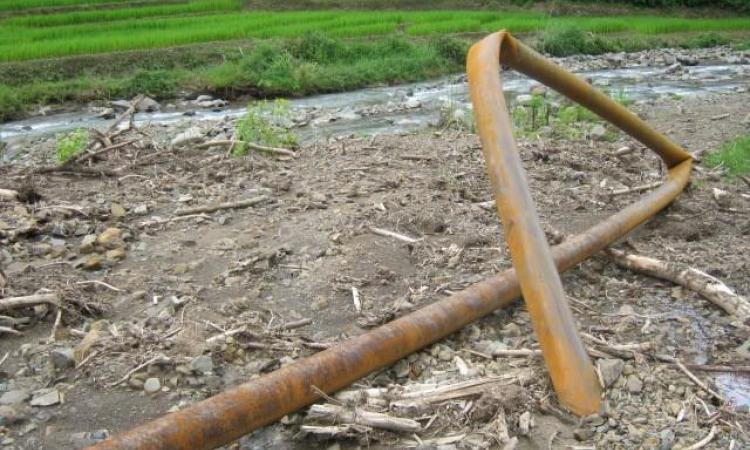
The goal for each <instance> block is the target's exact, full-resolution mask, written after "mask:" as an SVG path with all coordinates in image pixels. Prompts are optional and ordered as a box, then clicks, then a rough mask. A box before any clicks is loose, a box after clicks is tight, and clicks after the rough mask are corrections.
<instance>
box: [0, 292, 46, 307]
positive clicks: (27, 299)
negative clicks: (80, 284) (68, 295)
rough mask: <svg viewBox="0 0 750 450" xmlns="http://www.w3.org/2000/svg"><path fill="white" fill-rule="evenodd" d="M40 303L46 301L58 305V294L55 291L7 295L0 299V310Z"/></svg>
mask: <svg viewBox="0 0 750 450" xmlns="http://www.w3.org/2000/svg"><path fill="white" fill-rule="evenodd" d="M41 303H47V304H50V305H55V306H60V295H59V294H57V293H51V294H34V295H26V296H23V297H7V298H2V299H0V311H4V310H6V309H15V308H23V307H27V306H34V305H38V304H41Z"/></svg>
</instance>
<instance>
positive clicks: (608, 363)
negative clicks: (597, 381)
mask: <svg viewBox="0 0 750 450" xmlns="http://www.w3.org/2000/svg"><path fill="white" fill-rule="evenodd" d="M624 367H625V361H623V360H621V359H600V360H599V361H598V362H597V368H598V369H599V373H600V374H601V375H602V380H601V381H602V383H603V384H604V388H605V389H606V388H608V387H610V386H612V385H613V384H614V383H615V382H616V381H617V379H618V378H620V374H622V369H623V368H624Z"/></svg>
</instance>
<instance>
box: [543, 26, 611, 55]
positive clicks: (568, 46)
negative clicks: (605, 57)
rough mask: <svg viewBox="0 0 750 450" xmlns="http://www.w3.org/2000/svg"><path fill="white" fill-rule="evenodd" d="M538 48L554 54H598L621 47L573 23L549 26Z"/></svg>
mask: <svg viewBox="0 0 750 450" xmlns="http://www.w3.org/2000/svg"><path fill="white" fill-rule="evenodd" d="M537 49H538V50H539V51H541V52H544V53H548V54H550V55H552V56H570V55H577V54H590V55H597V54H600V53H606V52H610V51H619V47H618V46H617V45H616V44H615V43H614V42H609V41H605V40H603V39H601V38H599V37H597V36H595V35H593V34H592V33H587V32H585V31H584V30H583V29H581V28H579V27H576V26H573V25H552V26H549V27H547V28H546V29H545V30H544V31H543V32H542V35H541V37H540V39H539V42H538V43H537Z"/></svg>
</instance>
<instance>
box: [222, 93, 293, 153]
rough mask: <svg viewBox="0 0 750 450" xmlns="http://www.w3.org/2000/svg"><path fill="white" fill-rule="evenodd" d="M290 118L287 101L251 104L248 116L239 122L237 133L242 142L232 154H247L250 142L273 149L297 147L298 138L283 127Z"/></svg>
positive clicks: (279, 100)
mask: <svg viewBox="0 0 750 450" xmlns="http://www.w3.org/2000/svg"><path fill="white" fill-rule="evenodd" d="M289 116H290V110H289V103H288V102H287V101H286V100H282V99H277V100H274V101H273V102H269V101H267V100H262V101H258V102H253V103H250V104H249V105H248V107H247V114H245V116H244V117H242V118H241V119H240V120H239V122H237V128H236V133H237V138H239V140H240V141H241V142H238V143H237V145H235V147H234V150H233V152H232V153H233V154H234V155H235V156H243V155H245V154H247V151H248V146H247V143H248V142H249V143H255V144H261V145H268V146H271V147H288V146H293V145H296V144H297V137H296V136H295V135H294V134H293V133H291V132H290V131H289V130H288V129H287V128H286V127H285V126H283V122H284V121H287V120H288V119H289Z"/></svg>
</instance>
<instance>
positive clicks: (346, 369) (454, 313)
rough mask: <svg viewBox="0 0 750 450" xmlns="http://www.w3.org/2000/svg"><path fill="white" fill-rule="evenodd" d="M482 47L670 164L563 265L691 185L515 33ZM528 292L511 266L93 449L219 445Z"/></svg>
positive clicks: (668, 150) (558, 252)
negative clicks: (653, 184) (651, 187)
mask: <svg viewBox="0 0 750 450" xmlns="http://www.w3.org/2000/svg"><path fill="white" fill-rule="evenodd" d="M477 47H478V49H477ZM477 47H475V49H474V50H472V55H474V56H476V55H480V57H481V58H487V60H488V61H487V64H488V66H487V70H489V69H490V68H492V65H494V69H493V70H495V71H496V70H497V65H498V59H499V58H500V57H501V56H502V61H501V62H502V64H505V65H508V66H511V67H513V68H515V69H517V70H519V71H521V72H523V73H525V74H527V75H529V76H530V77H532V78H535V79H537V80H539V81H541V82H543V83H544V84H547V85H548V86H550V87H552V88H554V89H556V90H558V91H559V92H561V93H563V94H564V95H567V96H568V97H570V98H572V99H573V100H575V101H577V102H579V103H581V104H582V105H584V106H586V107H588V108H589V109H591V110H592V111H594V112H596V113H598V114H599V115H601V116H602V117H604V118H605V119H607V120H608V121H610V122H611V123H612V124H614V125H616V126H618V127H619V128H621V129H623V130H624V131H626V132H627V133H628V134H630V135H631V136H633V137H634V138H635V139H637V140H639V141H641V142H642V143H644V144H645V145H647V146H648V147H650V148H651V149H652V150H654V151H656V152H657V153H658V154H659V155H661V156H662V158H663V159H664V161H665V162H666V164H667V166H668V167H669V168H670V169H669V173H668V176H667V179H666V180H665V182H664V184H662V185H661V186H660V187H659V188H657V189H655V190H654V191H652V192H649V193H648V194H646V195H644V196H643V197H642V198H641V199H640V200H638V201H637V202H636V203H634V204H632V205H630V206H628V207H626V208H625V209H623V210H622V211H619V212H618V213H616V214H614V215H613V216H611V217H608V218H607V219H605V220H604V221H602V222H601V223H599V224H597V225H595V226H593V227H592V228H590V229H588V230H586V231H585V232H584V233H582V234H579V235H577V236H574V237H572V238H570V239H568V240H566V241H564V242H563V243H562V244H560V245H558V246H557V247H555V248H553V249H552V252H551V253H552V258H553V260H554V262H555V265H556V266H557V269H558V270H559V271H565V270H568V269H570V268H571V267H573V266H574V265H575V264H578V263H579V262H581V261H583V260H584V259H586V258H588V257H589V256H591V255H592V254H594V253H596V252H598V251H600V250H602V249H603V248H605V247H606V246H608V245H610V244H611V243H612V242H614V241H615V240H616V239H618V238H620V237H622V236H624V235H625V234H626V233H628V232H629V231H630V230H632V229H633V228H635V227H636V226H638V225H640V224H641V223H643V222H644V221H646V220H647V219H648V218H649V217H651V216H653V215H654V214H656V212H658V211H659V210H661V209H662V208H664V207H665V206H667V205H668V204H669V203H670V202H671V201H672V200H674V198H675V197H676V196H677V195H678V194H679V193H680V192H681V191H682V189H683V188H684V187H685V185H686V184H687V182H688V178H689V175H690V168H691V165H692V160H691V159H690V157H689V155H688V154H687V153H685V152H684V150H682V149H681V148H679V147H678V146H676V145H674V144H673V143H672V142H670V141H669V140H668V139H666V138H665V137H663V136H662V135H660V134H658V133H656V132H655V131H653V130H651V129H650V128H649V127H648V126H647V125H646V124H645V123H644V122H643V121H641V120H640V119H638V118H637V117H636V116H634V115H633V114H632V113H630V112H629V111H628V110H627V109H625V108H623V107H622V106H620V105H619V104H617V103H615V102H614V101H612V100H610V99H609V98H608V97H606V96H605V95H603V94H601V93H599V92H598V91H596V90H595V89H594V88H593V87H591V86H589V85H588V84H586V83H584V82H583V81H581V80H579V79H578V78H576V77H574V76H573V75H570V74H567V73H566V72H564V71H563V70H562V69H560V68H558V67H557V66H555V65H553V64H552V63H550V62H548V61H546V60H544V59H543V58H542V57H541V56H539V55H537V54H536V53H534V52H533V51H531V50H530V49H528V48H526V47H525V46H523V45H522V44H520V43H519V42H518V41H516V40H515V39H513V38H512V37H511V36H510V35H509V34H508V33H505V32H500V33H496V34H493V35H490V36H489V37H488V38H486V39H485V40H484V41H482V42H481V43H479V44H477ZM501 48H502V55H500V49H501ZM488 73H489V72H488ZM475 75H476V73H475ZM473 78H474V79H476V78H475V77H474V76H473ZM490 81H491V82H489V83H487V84H486V86H487V89H489V90H499V89H500V86H499V81H500V79H499V77H498V78H496V79H495V81H496V83H495V81H492V80H490ZM472 82H474V81H473V80H472ZM489 94H490V93H489V92H488V95H489ZM479 120H486V119H484V118H479ZM506 227H507V224H506ZM514 262H515V261H514ZM520 294H521V290H520V287H519V283H518V279H517V277H516V272H515V270H513V269H511V270H507V271H505V272H503V273H501V274H499V275H497V276H495V277H492V278H490V279H487V280H485V281H482V282H480V283H477V284H475V285H473V286H471V287H469V288H468V289H466V290H464V291H461V292H459V293H457V294H454V295H452V296H451V297H448V298H446V299H444V300H441V301H438V302H436V303H433V304H431V305H429V306H427V307H425V308H423V309H421V310H419V311H416V312H413V313H411V314H408V315H406V316H404V317H402V318H400V319H397V320H394V321H393V322H390V323H387V324H385V325H383V326H381V327H379V328H376V329H374V330H371V331H369V332H367V333H365V334H363V335H360V336H357V337H355V338H353V339H350V340H348V341H346V342H342V343H340V344H338V345H336V346H335V347H332V348H330V349H328V350H325V351H323V352H320V353H317V354H315V355H313V356H310V357H308V358H305V359H302V360H300V361H298V362H296V363H294V364H291V365H289V366H286V367H284V368H282V369H280V370H277V371H275V372H272V373H270V374H268V375H265V376H263V377H261V378H258V379H256V380H253V381H250V382H247V383H245V384H243V385H241V386H238V387H236V388H234V389H231V390H228V391H226V392H224V393H221V394H219V395H216V396H214V397H211V398H208V399H206V400H203V401H201V402H198V403H195V404H193V405H191V406H189V407H187V408H185V409H183V410H181V411H178V412H175V413H172V414H169V415H166V416H163V417H160V418H158V419H155V420H153V421H151V422H148V423H146V424H144V425H141V426H139V427H136V428H134V429H132V430H130V431H128V432H126V433H122V434H119V435H116V436H114V437H113V438H111V439H110V440H107V441H104V442H101V443H99V444H97V445H95V446H93V447H91V448H92V449H99V450H102V449H169V450H171V449H185V450H187V449H211V448H216V447H218V446H220V445H223V444H226V443H229V442H231V441H233V440H235V439H237V438H239V437H240V436H242V435H244V434H247V433H249V432H251V431H253V430H256V429H258V428H260V427H262V426H264V425H267V424H270V423H272V422H274V421H276V420H278V419H279V418H281V417H283V416H284V415H286V414H289V413H291V412H294V411H296V410H298V409H300V408H302V407H304V406H307V405H309V404H310V403H312V402H314V401H316V400H318V399H319V396H318V395H317V394H316V393H315V391H314V389H313V388H312V387H313V386H315V387H317V388H318V389H320V390H321V391H324V392H333V391H336V390H338V389H341V388H343V387H345V386H347V385H349V384H351V383H353V382H354V381H356V380H358V379H360V378H362V377H364V376H365V375H367V374H369V373H372V372H373V371H375V370H378V369H381V368H383V367H387V366H389V365H391V364H393V363H395V362H396V361H398V360H399V359H401V358H403V357H404V356H407V355H408V354H410V353H413V352H415V351H417V350H419V349H421V348H423V347H425V346H427V345H429V344H431V343H433V342H435V341H438V340H440V339H441V338H443V337H445V336H447V335H448V334H451V333H453V332H455V331H457V330H459V329H461V328H462V327H464V326H465V325H467V324H469V323H470V322H472V321H474V320H476V319H479V318H480V317H482V316H484V315H487V314H489V313H490V312H492V311H493V310H495V309H497V308H501V307H503V306H506V305H508V304H509V303H511V302H512V301H513V300H514V299H516V298H518V296H519V295H520Z"/></svg>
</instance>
